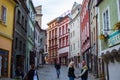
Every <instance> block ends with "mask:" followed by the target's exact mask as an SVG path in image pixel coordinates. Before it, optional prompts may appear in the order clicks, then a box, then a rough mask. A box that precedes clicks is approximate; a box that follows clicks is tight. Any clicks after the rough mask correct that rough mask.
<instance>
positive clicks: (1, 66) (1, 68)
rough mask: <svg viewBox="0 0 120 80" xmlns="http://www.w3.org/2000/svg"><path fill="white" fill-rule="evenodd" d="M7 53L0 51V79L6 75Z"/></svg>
mask: <svg viewBox="0 0 120 80" xmlns="http://www.w3.org/2000/svg"><path fill="white" fill-rule="evenodd" d="M8 53H9V52H8V51H6V50H3V49H0V77H7V75H8Z"/></svg>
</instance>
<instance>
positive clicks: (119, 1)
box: [117, 0, 120, 21]
mask: <svg viewBox="0 0 120 80" xmlns="http://www.w3.org/2000/svg"><path fill="white" fill-rule="evenodd" d="M117 4H118V19H119V21H120V0H118V1H117Z"/></svg>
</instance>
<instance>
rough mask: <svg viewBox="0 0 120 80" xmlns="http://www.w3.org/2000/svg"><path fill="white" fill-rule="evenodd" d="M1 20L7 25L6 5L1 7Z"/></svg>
mask: <svg viewBox="0 0 120 80" xmlns="http://www.w3.org/2000/svg"><path fill="white" fill-rule="evenodd" d="M3 8H4V10H3ZM4 18H5V19H4ZM1 20H2V22H3V23H4V24H6V23H7V8H6V7H5V6H4V5H2V6H1Z"/></svg>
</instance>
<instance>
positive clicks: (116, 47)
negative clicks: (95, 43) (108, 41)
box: [98, 44, 120, 57]
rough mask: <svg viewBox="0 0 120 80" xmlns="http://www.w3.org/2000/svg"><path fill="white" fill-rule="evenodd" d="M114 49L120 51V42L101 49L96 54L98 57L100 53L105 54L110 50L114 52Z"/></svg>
mask: <svg viewBox="0 0 120 80" xmlns="http://www.w3.org/2000/svg"><path fill="white" fill-rule="evenodd" d="M114 51H120V44H119V45H116V46H113V47H110V48H107V49H105V50H103V51H101V52H100V53H99V54H98V56H99V57H100V56H101V55H102V54H107V53H108V52H109V53H111V52H114Z"/></svg>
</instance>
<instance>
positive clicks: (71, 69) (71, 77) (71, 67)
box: [68, 61, 77, 80]
mask: <svg viewBox="0 0 120 80" xmlns="http://www.w3.org/2000/svg"><path fill="white" fill-rule="evenodd" d="M74 66H75V65H74V62H73V61H71V62H70V63H69V65H68V77H69V80H74V79H75V78H77V77H76V76H75V73H74V71H75V69H74Z"/></svg>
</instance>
